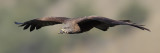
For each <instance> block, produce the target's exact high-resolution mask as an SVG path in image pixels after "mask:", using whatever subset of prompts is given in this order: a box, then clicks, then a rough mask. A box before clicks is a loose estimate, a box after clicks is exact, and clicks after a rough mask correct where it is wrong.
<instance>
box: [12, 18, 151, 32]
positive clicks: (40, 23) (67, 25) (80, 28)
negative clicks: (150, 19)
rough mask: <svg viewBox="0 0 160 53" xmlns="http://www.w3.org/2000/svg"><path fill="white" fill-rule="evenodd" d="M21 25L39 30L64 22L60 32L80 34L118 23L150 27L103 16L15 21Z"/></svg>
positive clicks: (143, 28) (104, 29) (140, 27)
mask: <svg viewBox="0 0 160 53" xmlns="http://www.w3.org/2000/svg"><path fill="white" fill-rule="evenodd" d="M15 24H18V25H19V26H20V27H22V26H24V28H23V29H24V30H25V29H28V28H29V27H30V31H33V30H35V29H36V30H38V29H40V28H42V27H44V26H49V25H56V24H64V26H63V27H62V29H61V30H60V32H59V34H78V33H83V32H87V31H89V30H91V29H92V28H97V29H100V30H102V31H107V29H108V28H109V27H114V26H117V25H129V26H133V27H136V28H139V29H141V30H147V31H150V30H149V29H147V28H145V27H143V25H137V24H135V23H132V22H131V21H130V20H113V19H109V18H106V17H101V16H85V17H80V18H67V17H43V18H37V19H33V20H29V21H26V22H24V23H19V22H15Z"/></svg>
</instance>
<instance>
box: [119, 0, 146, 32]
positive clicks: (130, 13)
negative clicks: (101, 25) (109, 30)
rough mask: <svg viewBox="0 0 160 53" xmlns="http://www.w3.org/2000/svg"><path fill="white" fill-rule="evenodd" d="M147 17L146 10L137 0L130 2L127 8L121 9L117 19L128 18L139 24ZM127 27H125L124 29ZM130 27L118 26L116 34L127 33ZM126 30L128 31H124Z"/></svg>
mask: <svg viewBox="0 0 160 53" xmlns="http://www.w3.org/2000/svg"><path fill="white" fill-rule="evenodd" d="M147 18H148V11H147V9H146V8H145V7H143V6H141V5H140V3H138V2H137V1H133V2H131V3H130V4H129V5H128V7H127V8H125V9H123V10H122V11H121V12H120V13H119V16H118V19H126V20H127V19H128V20H131V21H132V22H134V23H138V24H141V23H143V22H145V21H146V19H147ZM126 28H127V29H126ZM130 28H132V27H126V26H123V27H120V28H119V30H120V32H118V33H117V34H119V35H120V34H123V35H124V34H128V33H129V31H132V30H131V29H130ZM126 32H128V33H126Z"/></svg>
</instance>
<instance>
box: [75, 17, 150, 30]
mask: <svg viewBox="0 0 160 53" xmlns="http://www.w3.org/2000/svg"><path fill="white" fill-rule="evenodd" d="M78 24H79V25H80V27H81V26H82V27H83V28H88V27H96V28H98V29H101V30H103V31H106V30H107V29H108V28H109V27H113V26H116V25H130V26H133V27H137V28H139V29H142V30H147V31H150V30H149V29H147V28H145V27H142V26H143V25H136V24H135V23H131V21H130V20H112V19H109V18H106V17H100V16H88V17H85V18H80V19H79V20H78Z"/></svg>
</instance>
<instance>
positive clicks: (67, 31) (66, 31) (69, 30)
mask: <svg viewBox="0 0 160 53" xmlns="http://www.w3.org/2000/svg"><path fill="white" fill-rule="evenodd" d="M72 33H73V30H72V28H70V27H63V28H62V29H61V30H60V32H59V34H72Z"/></svg>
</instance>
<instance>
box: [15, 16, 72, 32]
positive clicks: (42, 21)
mask: <svg viewBox="0 0 160 53" xmlns="http://www.w3.org/2000/svg"><path fill="white" fill-rule="evenodd" d="M67 19H69V18H66V17H43V18H38V19H33V20H29V21H26V22H24V23H19V22H15V24H20V27H21V26H24V28H23V29H24V30H25V29H28V28H29V27H30V31H33V30H34V29H40V28H41V27H44V26H49V25H55V24H61V23H63V22H65V21H66V20H67Z"/></svg>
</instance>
